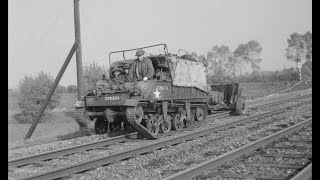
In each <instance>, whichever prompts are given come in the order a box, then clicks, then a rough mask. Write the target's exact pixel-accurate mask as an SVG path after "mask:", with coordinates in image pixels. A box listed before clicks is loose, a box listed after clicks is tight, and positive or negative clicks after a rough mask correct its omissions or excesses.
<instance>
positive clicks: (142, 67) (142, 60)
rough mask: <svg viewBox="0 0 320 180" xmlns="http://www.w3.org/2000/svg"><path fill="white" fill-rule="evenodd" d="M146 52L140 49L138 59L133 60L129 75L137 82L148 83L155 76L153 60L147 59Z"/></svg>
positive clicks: (137, 53)
mask: <svg viewBox="0 0 320 180" xmlns="http://www.w3.org/2000/svg"><path fill="white" fill-rule="evenodd" d="M144 53H145V52H144V50H142V49H139V50H137V52H136V56H137V57H138V58H137V59H135V60H133V62H132V65H131V68H130V71H129V75H130V77H131V78H133V79H135V80H138V81H139V80H140V81H141V80H143V81H146V80H148V79H151V78H152V77H153V75H154V67H153V65H152V62H151V59H149V58H147V57H145V55H144Z"/></svg>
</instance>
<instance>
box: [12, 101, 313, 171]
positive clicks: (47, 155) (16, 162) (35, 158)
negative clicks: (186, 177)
mask: <svg viewBox="0 0 320 180" xmlns="http://www.w3.org/2000/svg"><path fill="white" fill-rule="evenodd" d="M307 96H308V95H307ZM301 97H305V96H301ZM301 97H299V98H301ZM288 100H291V101H293V100H296V97H295V98H291V99H286V100H285V102H284V103H287V102H288ZM281 102H282V101H276V102H272V103H266V104H262V105H258V106H252V107H248V109H251V108H260V107H264V106H267V105H270V106H272V105H275V104H274V103H281ZM227 116H229V112H222V113H219V114H214V115H210V116H208V117H207V118H210V120H212V119H213V118H223V117H227ZM207 121H208V120H207ZM202 124H203V123H202V122H200V123H199V124H198V125H196V126H195V127H194V128H197V127H199V126H201V125H202ZM188 130H190V129H185V131H188ZM137 134H138V133H137V132H134V133H130V134H126V135H122V136H117V137H114V138H110V139H105V140H100V141H97V142H93V143H86V144H81V145H77V146H73V147H69V148H63V149H59V150H54V151H51V152H44V153H40V154H37V155H31V156H27V157H23V158H19V159H13V160H10V161H8V168H12V167H19V166H23V165H27V164H31V163H34V162H39V161H43V160H49V159H52V158H56V157H59V156H64V155H69V154H73V153H77V152H83V151H87V150H90V149H94V148H97V147H103V146H108V145H112V144H115V143H119V142H125V141H128V140H130V139H129V138H136V137H137ZM172 134H173V133H169V134H164V136H170V135H172Z"/></svg>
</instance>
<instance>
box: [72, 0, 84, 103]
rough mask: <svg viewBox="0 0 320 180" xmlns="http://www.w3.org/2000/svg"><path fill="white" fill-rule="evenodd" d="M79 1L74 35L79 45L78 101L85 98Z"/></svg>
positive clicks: (76, 7)
mask: <svg viewBox="0 0 320 180" xmlns="http://www.w3.org/2000/svg"><path fill="white" fill-rule="evenodd" d="M79 1H80V0H74V1H73V2H74V27H75V28H74V31H75V33H74V35H75V41H76V43H78V49H77V51H76V61H77V62H76V64H77V89H78V100H80V99H81V96H83V92H84V90H83V88H84V87H83V70H82V45H81V32H80V8H79Z"/></svg>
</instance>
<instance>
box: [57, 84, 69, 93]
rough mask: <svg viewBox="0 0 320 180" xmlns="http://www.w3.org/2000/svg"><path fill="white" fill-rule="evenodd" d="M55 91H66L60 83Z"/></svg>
mask: <svg viewBox="0 0 320 180" xmlns="http://www.w3.org/2000/svg"><path fill="white" fill-rule="evenodd" d="M55 91H56V92H57V93H59V94H62V93H66V92H67V87H65V86H62V85H58V86H57V88H56V90H55Z"/></svg>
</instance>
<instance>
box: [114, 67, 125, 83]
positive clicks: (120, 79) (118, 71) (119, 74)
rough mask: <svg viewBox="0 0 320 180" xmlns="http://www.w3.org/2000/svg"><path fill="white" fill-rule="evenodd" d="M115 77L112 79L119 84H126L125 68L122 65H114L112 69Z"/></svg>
mask: <svg viewBox="0 0 320 180" xmlns="http://www.w3.org/2000/svg"><path fill="white" fill-rule="evenodd" d="M111 72H112V75H113V79H112V81H113V82H115V83H119V84H124V83H125V82H126V80H125V79H126V78H125V75H124V74H123V70H122V68H120V67H114V68H113V69H112V70H111Z"/></svg>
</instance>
